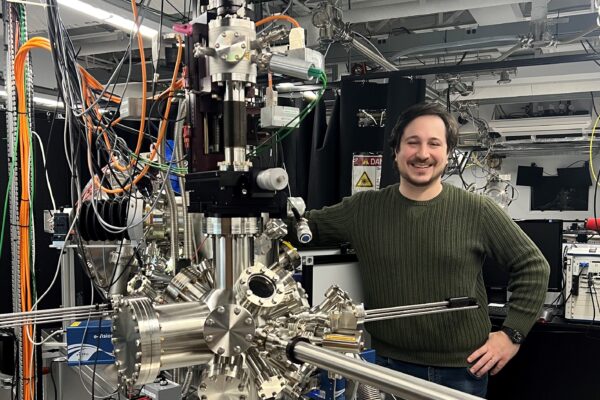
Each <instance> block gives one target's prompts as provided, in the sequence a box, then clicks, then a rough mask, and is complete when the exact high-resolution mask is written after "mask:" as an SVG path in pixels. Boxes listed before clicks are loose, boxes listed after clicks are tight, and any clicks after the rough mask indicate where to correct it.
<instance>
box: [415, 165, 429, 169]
mask: <svg viewBox="0 0 600 400" xmlns="http://www.w3.org/2000/svg"><path fill="white" fill-rule="evenodd" d="M432 166H433V165H418V164H411V167H413V168H416V169H427V168H429V167H432Z"/></svg>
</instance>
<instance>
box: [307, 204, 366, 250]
mask: <svg viewBox="0 0 600 400" xmlns="http://www.w3.org/2000/svg"><path fill="white" fill-rule="evenodd" d="M361 194H362V193H357V194H355V195H353V196H350V197H345V198H344V199H343V200H342V201H341V202H339V203H338V204H335V205H333V206H330V207H323V208H322V209H320V210H310V211H308V212H307V213H306V218H307V219H308V223H309V226H310V228H311V230H312V233H313V241H312V243H311V244H313V245H318V246H328V245H333V246H337V245H339V244H340V243H342V242H351V241H352V232H353V231H354V226H355V219H356V210H357V208H358V204H359V203H360V201H361V197H363V196H361Z"/></svg>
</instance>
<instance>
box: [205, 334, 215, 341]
mask: <svg viewBox="0 0 600 400" xmlns="http://www.w3.org/2000/svg"><path fill="white" fill-rule="evenodd" d="M204 340H206V342H207V343H210V342H212V341H213V340H214V337H213V335H208V336H207V337H206V338H205V339H204Z"/></svg>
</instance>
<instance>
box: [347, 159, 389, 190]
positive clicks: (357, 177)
mask: <svg viewBox="0 0 600 400" xmlns="http://www.w3.org/2000/svg"><path fill="white" fill-rule="evenodd" d="M382 157H383V156H382V155H381V154H373V153H369V154H354V155H353V156H352V194H354V193H356V192H362V191H365V190H376V189H379V182H380V180H381V160H382Z"/></svg>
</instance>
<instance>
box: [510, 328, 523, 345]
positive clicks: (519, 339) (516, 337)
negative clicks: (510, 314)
mask: <svg viewBox="0 0 600 400" xmlns="http://www.w3.org/2000/svg"><path fill="white" fill-rule="evenodd" d="M524 339H525V338H524V337H523V335H521V332H519V331H514V332H513V337H512V340H513V342H515V343H516V344H521V343H522V342H523V340H524Z"/></svg>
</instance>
